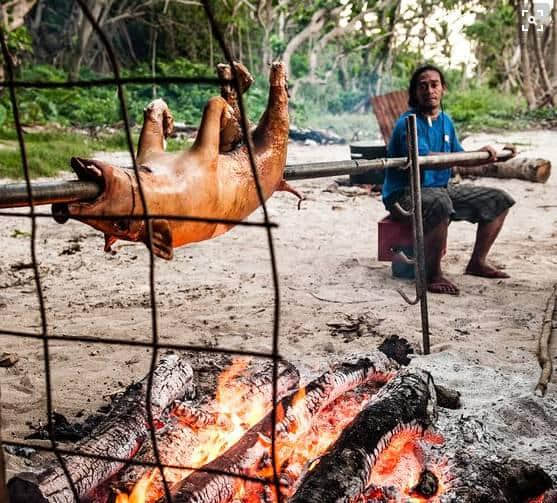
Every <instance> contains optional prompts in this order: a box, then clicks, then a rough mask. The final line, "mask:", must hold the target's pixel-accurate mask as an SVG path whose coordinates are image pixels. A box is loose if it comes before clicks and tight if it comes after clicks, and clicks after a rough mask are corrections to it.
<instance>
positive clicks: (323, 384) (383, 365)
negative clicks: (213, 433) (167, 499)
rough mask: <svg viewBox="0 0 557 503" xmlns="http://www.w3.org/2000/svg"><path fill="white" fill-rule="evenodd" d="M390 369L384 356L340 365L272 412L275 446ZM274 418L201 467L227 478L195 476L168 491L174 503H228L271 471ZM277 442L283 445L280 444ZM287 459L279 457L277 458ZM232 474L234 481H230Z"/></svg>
mask: <svg viewBox="0 0 557 503" xmlns="http://www.w3.org/2000/svg"><path fill="white" fill-rule="evenodd" d="M392 370H393V363H392V361H391V360H389V359H388V358H387V357H386V356H385V355H384V354H383V353H376V354H375V355H374V356H373V357H372V358H371V359H365V360H359V361H358V362H356V363H353V364H347V363H346V364H343V365H341V366H339V367H338V368H336V369H334V370H332V371H329V372H327V373H325V374H323V375H322V376H321V377H319V378H318V379H316V380H314V381H312V382H310V383H309V384H308V385H307V386H306V387H305V388H304V390H303V393H302V394H300V392H297V393H294V394H292V395H289V396H287V397H285V398H283V399H282V400H281V401H280V402H279V405H278V406H277V416H278V417H277V423H276V426H275V432H276V437H275V439H276V445H281V443H282V442H283V443H284V444H286V445H288V444H290V443H292V442H293V441H295V439H294V440H293V435H294V437H295V438H301V436H302V435H303V434H304V432H305V431H307V428H309V426H310V425H311V418H312V417H315V416H316V415H317V414H319V412H320V411H321V410H322V409H323V408H324V407H325V406H327V405H328V404H329V403H331V402H333V401H334V400H335V399H336V398H338V397H339V396H340V395H342V394H343V393H345V392H347V391H348V390H350V389H353V388H355V387H357V386H359V385H360V384H363V383H365V382H371V381H376V382H386V381H388V380H389V379H390V378H391V376H392ZM272 428H273V414H272V413H270V414H268V415H267V416H266V417H265V418H264V419H262V420H261V421H260V422H259V423H258V424H256V425H255V426H254V427H253V428H251V429H250V430H249V431H248V432H247V433H246V434H245V435H244V436H243V437H242V439H241V440H240V441H239V442H237V443H236V444H235V445H234V446H233V447H232V448H230V449H229V450H228V451H227V452H225V453H224V454H223V455H222V456H220V457H219V458H217V459H215V460H214V461H212V462H211V463H208V464H207V465H205V466H204V467H203V469H206V470H217V471H221V472H226V473H230V474H231V475H232V476H230V475H219V474H215V473H209V472H207V471H198V472H195V473H193V474H192V475H190V476H189V477H188V478H187V479H185V480H183V481H181V482H180V483H178V484H176V486H174V487H172V489H171V493H172V496H173V501H174V503H185V502H188V503H198V502H199V503H201V502H209V501H211V502H213V503H225V502H228V501H231V500H232V498H233V497H234V495H235V494H236V492H237V491H238V490H240V488H241V487H242V484H243V483H244V481H243V479H242V478H241V476H242V475H243V476H254V475H256V474H258V473H260V472H261V469H262V468H264V467H267V468H268V471H269V472H272V470H271V452H270V437H271V434H272ZM281 441H282V442H281ZM284 456H285V457H288V456H289V453H285V452H281V458H282V457H284ZM277 461H278V462H279V463H280V459H279V460H277ZM233 474H236V475H238V476H234V475H233Z"/></svg>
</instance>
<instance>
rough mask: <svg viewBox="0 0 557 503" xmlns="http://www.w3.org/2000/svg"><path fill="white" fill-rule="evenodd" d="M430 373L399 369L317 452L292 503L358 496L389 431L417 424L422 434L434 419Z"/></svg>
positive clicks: (329, 502) (340, 501)
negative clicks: (317, 457) (333, 439)
mask: <svg viewBox="0 0 557 503" xmlns="http://www.w3.org/2000/svg"><path fill="white" fill-rule="evenodd" d="M435 401H436V399H435V390H434V388H433V379H432V378H431V376H430V375H429V374H428V373H427V372H424V371H422V370H417V369H413V370H412V371H408V370H405V371H401V372H399V374H398V375H397V376H396V377H395V378H394V379H393V380H391V381H390V382H389V383H388V384H387V385H385V386H384V387H383V388H382V389H381V391H380V392H379V393H378V394H377V395H376V396H375V397H374V399H373V400H372V401H371V402H370V404H369V405H368V406H367V407H366V408H365V409H364V410H363V411H362V412H360V414H358V416H356V418H355V419H354V420H353V421H352V423H351V424H350V425H349V426H348V427H347V428H345V430H344V431H343V432H342V434H341V436H340V437H339V438H338V439H337V441H336V442H335V443H334V444H333V446H332V447H331V448H330V449H329V451H328V452H327V453H326V454H325V455H324V456H322V457H321V458H320V460H319V462H318V463H317V465H316V466H315V467H313V468H312V470H311V471H310V472H309V473H308V474H307V475H306V476H305V478H304V479H303V480H302V482H301V484H300V486H299V487H298V490H297V491H296V494H295V495H294V496H293V497H292V498H291V499H290V502H291V503H313V502H315V503H344V502H348V501H356V500H357V499H358V498H359V497H360V496H363V494H364V492H365V490H366V488H367V487H368V485H369V482H370V477H371V473H372V469H373V466H374V464H375V463H376V461H377V458H378V456H379V454H380V453H381V452H382V451H383V450H384V449H385V448H386V447H388V445H389V443H388V439H389V438H390V437H391V435H392V434H393V433H394V432H397V431H400V430H403V429H404V428H407V426H405V425H408V424H413V425H415V427H416V436H417V437H419V436H421V435H422V434H423V432H424V431H425V429H427V428H428V427H429V426H430V425H431V424H432V423H433V420H434V419H435V416H436V412H435Z"/></svg>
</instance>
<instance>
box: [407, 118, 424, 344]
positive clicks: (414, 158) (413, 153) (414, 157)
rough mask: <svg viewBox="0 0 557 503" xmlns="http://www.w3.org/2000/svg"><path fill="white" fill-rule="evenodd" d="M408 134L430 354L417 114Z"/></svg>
mask: <svg viewBox="0 0 557 503" xmlns="http://www.w3.org/2000/svg"><path fill="white" fill-rule="evenodd" d="M406 136H407V141H408V155H409V157H410V170H411V171H410V179H411V184H412V187H411V188H412V200H413V206H414V211H413V212H412V219H413V224H414V225H413V226H412V229H413V234H414V271H415V276H416V295H417V297H418V299H420V311H421V319H422V342H423V352H424V355H428V354H429V315H428V311H427V277H426V274H427V272H426V266H425V249H424V226H423V221H422V190H421V177H420V159H419V155H418V128H417V124H416V115H415V114H411V115H409V116H408V117H406Z"/></svg>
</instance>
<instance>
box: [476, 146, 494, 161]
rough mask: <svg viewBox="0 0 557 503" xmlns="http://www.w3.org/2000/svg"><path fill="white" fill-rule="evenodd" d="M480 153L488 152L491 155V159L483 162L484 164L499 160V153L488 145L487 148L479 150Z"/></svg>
mask: <svg viewBox="0 0 557 503" xmlns="http://www.w3.org/2000/svg"><path fill="white" fill-rule="evenodd" d="M478 152H488V153H489V157H488V158H487V159H486V160H485V161H482V163H484V162H495V161H496V160H497V152H496V151H495V149H494V148H493V147H492V146H491V145H486V146H485V147H482V148H479V149H478Z"/></svg>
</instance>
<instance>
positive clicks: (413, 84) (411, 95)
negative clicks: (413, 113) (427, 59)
mask: <svg viewBox="0 0 557 503" xmlns="http://www.w3.org/2000/svg"><path fill="white" fill-rule="evenodd" d="M430 70H431V71H434V72H437V73H438V74H439V77H440V79H441V85H442V86H443V87H446V84H445V76H444V75H443V72H442V71H441V70H440V69H439V68H437V67H436V66H433V65H423V66H420V67H418V68H416V69H415V70H414V73H413V74H412V77H411V78H410V85H409V86H408V104H409V105H410V106H411V107H416V106H418V97H417V96H416V89H417V87H418V79H419V78H420V75H421V74H422V73H424V72H427V71H430Z"/></svg>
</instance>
